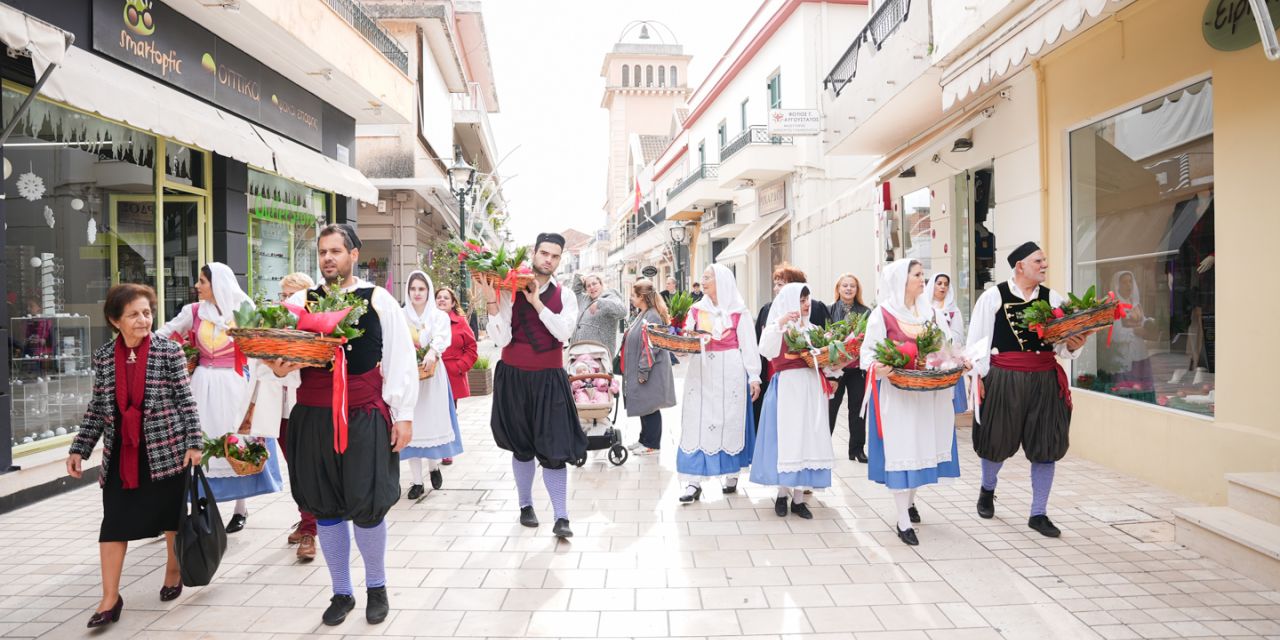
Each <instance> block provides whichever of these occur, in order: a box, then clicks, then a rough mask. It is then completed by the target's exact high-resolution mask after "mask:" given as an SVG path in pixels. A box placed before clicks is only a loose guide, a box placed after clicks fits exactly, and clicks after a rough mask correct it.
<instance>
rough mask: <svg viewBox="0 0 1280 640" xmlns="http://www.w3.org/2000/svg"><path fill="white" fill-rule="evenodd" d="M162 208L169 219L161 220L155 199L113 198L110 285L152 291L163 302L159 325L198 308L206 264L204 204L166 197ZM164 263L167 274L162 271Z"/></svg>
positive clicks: (188, 197) (193, 199) (190, 198)
mask: <svg viewBox="0 0 1280 640" xmlns="http://www.w3.org/2000/svg"><path fill="white" fill-rule="evenodd" d="M163 202H164V205H163V207H164V215H163V216H160V217H159V218H157V216H156V199H155V198H154V197H153V196H149V195H130V194H113V195H111V196H110V206H111V209H110V211H111V220H110V225H111V226H110V227H109V233H108V235H109V237H110V251H111V284H113V285H114V284H120V283H122V282H133V283H137V284H145V285H148V286H150V287H153V288H154V289H155V290H156V295H157V297H158V298H159V300H158V301H157V302H158V306H159V308H158V309H157V311H158V314H157V318H156V323H157V324H160V323H163V322H165V321H166V320H168V319H169V318H172V317H174V316H175V315H177V313H178V312H179V311H181V310H182V306H183V305H185V304H190V303H192V302H195V300H196V297H195V296H196V293H195V284H196V279H197V278H198V277H199V270H200V265H202V264H204V252H203V247H204V224H203V221H204V198H202V197H200V196H192V195H169V194H165V195H164V200H163ZM157 234H160V236H159V238H157ZM157 240H159V241H160V243H161V244H157ZM161 262H163V264H164V268H163V269H157V268H156V265H157V264H160V263H161Z"/></svg>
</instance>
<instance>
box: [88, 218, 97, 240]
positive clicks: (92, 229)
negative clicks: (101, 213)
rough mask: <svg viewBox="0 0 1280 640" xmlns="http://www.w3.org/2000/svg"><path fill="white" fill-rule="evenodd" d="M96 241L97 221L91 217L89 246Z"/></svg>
mask: <svg viewBox="0 0 1280 640" xmlns="http://www.w3.org/2000/svg"><path fill="white" fill-rule="evenodd" d="M97 240H98V221H97V220H94V219H93V218H92V217H90V218H89V244H93V243H94V242H96V241H97Z"/></svg>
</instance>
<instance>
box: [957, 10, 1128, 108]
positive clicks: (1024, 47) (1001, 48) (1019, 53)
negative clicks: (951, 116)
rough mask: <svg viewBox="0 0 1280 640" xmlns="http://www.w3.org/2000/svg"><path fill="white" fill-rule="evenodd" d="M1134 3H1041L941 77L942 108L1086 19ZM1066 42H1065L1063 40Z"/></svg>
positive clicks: (1005, 70)
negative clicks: (1109, 8) (1109, 6)
mask: <svg viewBox="0 0 1280 640" xmlns="http://www.w3.org/2000/svg"><path fill="white" fill-rule="evenodd" d="M1129 2H1132V0H1039V1H1037V2H1033V3H1032V4H1031V6H1029V7H1027V8H1026V9H1023V10H1022V11H1021V12H1019V13H1018V14H1017V15H1015V16H1014V17H1012V18H1010V19H1009V20H1008V21H1007V22H1005V25H1006V28H1003V29H1001V30H999V31H997V32H996V33H995V34H993V35H991V36H990V37H988V38H987V39H986V40H983V41H982V42H981V43H979V44H978V45H976V46H974V47H973V49H971V51H972V52H973V53H972V54H969V55H965V56H963V57H961V59H960V60H959V61H957V62H956V63H955V64H953V65H952V66H951V67H950V68H948V69H947V70H946V71H945V72H943V74H942V108H943V109H944V110H945V109H950V108H951V105H953V104H955V103H956V102H957V101H959V100H961V99H963V98H964V97H965V96H967V95H969V94H970V93H973V92H974V91H977V90H978V87H981V86H982V85H983V84H986V83H988V82H991V81H992V80H995V79H997V78H1000V77H1001V76H1003V75H1005V74H1006V73H1008V71H1009V70H1010V69H1012V68H1014V67H1017V66H1018V65H1019V64H1022V62H1023V60H1025V59H1026V57H1027V56H1028V55H1035V54H1038V53H1040V52H1041V50H1042V49H1044V48H1045V47H1046V46H1047V45H1054V44H1055V43H1057V44H1061V43H1059V38H1060V37H1061V36H1063V35H1064V34H1067V33H1070V32H1072V31H1075V30H1076V29H1078V28H1079V27H1080V25H1081V24H1082V23H1084V22H1085V20H1086V18H1088V19H1094V18H1097V17H1098V15H1099V14H1101V13H1102V12H1103V10H1104V9H1107V8H1108V5H1115V6H1113V7H1111V9H1112V10H1116V9H1119V8H1120V5H1124V4H1128V3H1129ZM1063 41H1064V42H1065V40H1063Z"/></svg>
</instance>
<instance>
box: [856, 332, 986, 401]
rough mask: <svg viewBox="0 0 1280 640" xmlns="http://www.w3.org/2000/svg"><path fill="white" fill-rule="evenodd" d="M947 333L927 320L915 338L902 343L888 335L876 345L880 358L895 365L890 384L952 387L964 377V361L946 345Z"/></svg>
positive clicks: (914, 388)
mask: <svg viewBox="0 0 1280 640" xmlns="http://www.w3.org/2000/svg"><path fill="white" fill-rule="evenodd" d="M945 341H946V336H945V335H944V334H943V333H942V329H940V328H938V325H936V324H934V323H933V322H926V323H925V325H924V329H923V330H922V331H921V332H920V335H917V336H916V339H915V340H914V341H910V342H903V343H901V344H899V343H897V342H895V341H893V340H892V339H890V338H885V339H884V341H882V342H881V343H880V344H877V345H876V347H875V351H876V361H877V362H879V363H881V364H887V365H889V366H890V367H893V371H891V372H889V383H890V384H892V385H893V386H895V387H897V388H899V389H902V390H904V391H941V390H943V389H950V388H951V387H954V386H956V384H957V383H958V382H960V378H961V377H963V376H964V365H963V360H962V359H961V358H960V357H959V355H958V354H957V353H956V352H955V351H954V350H953V349H951V348H948V347H946V346H945V345H944V343H945Z"/></svg>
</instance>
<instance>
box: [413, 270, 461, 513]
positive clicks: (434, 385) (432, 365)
mask: <svg viewBox="0 0 1280 640" xmlns="http://www.w3.org/2000/svg"><path fill="white" fill-rule="evenodd" d="M435 300H436V292H435V284H434V283H432V282H431V277H430V276H428V275H427V274H425V273H423V272H421V271H414V272H413V273H410V274H409V281H408V282H407V283H406V284H405V293H404V317H405V320H406V321H408V323H409V333H410V335H411V337H412V338H413V344H414V345H415V346H416V347H418V348H422V349H427V352H426V354H425V355H423V357H422V358H420V359H418V360H419V364H420V365H421V366H422V367H423V368H425V369H428V370H433V369H434V371H435V373H434V375H432V376H431V377H429V378H427V379H426V380H419V381H418V404H417V405H416V406H415V408H414V410H413V424H414V429H413V440H412V441H410V442H409V446H408V447H405V449H404V451H401V452H400V457H401V458H402V459H407V460H408V461H409V469H410V470H411V471H412V472H413V484H412V485H411V486H410V487H409V495H408V498H409V499H410V500H417V499H418V498H421V497H422V495H423V494H424V493H426V487H425V486H424V485H423V478H422V460H423V459H426V461H427V464H428V466H429V467H430V472H431V488H432V489H439V488H440V487H441V486H443V485H444V476H443V474H441V473H440V461H441V460H443V459H445V458H452V457H453V456H456V455H458V454H460V453H462V433H461V431H459V429H458V413H457V411H456V410H455V409H454V402H453V394H452V392H451V391H450V390H449V374H448V372H447V371H445V368H444V366H443V365H441V364H440V357H441V356H442V355H443V354H444V352H445V350H446V349H448V348H449V343H450V342H451V340H452V335H453V333H452V329H451V328H450V326H449V314H447V313H445V312H444V311H441V310H440V309H439V308H438V307H437V306H436V302H435Z"/></svg>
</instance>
